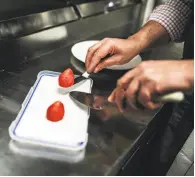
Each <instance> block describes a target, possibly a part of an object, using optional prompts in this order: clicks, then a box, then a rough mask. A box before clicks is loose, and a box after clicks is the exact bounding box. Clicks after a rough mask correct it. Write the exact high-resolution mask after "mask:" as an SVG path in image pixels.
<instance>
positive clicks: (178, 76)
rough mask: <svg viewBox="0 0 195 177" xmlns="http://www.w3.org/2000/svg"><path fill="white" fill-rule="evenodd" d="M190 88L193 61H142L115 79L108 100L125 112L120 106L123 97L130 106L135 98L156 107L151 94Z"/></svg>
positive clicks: (192, 80) (191, 88)
mask: <svg viewBox="0 0 195 177" xmlns="http://www.w3.org/2000/svg"><path fill="white" fill-rule="evenodd" d="M193 88H194V61H193V60H183V61H174V60H163V61H145V62H142V63H141V64H139V65H138V66H137V67H136V68H134V69H133V70H130V71H129V72H127V73H126V74H125V75H124V76H123V77H122V78H120V79H119V80H118V83H117V88H116V89H115V90H114V91H113V92H112V94H111V95H110V97H109V101H111V102H115V103H116V104H117V105H118V108H119V110H120V111H124V110H123V108H122V106H121V104H122V100H123V99H124V97H126V98H127V100H128V105H129V106H130V107H133V108H136V105H135V102H136V101H138V102H139V103H141V104H142V105H143V106H144V107H146V108H149V109H156V108H158V107H159V106H161V105H160V104H156V103H154V102H153V101H152V97H153V96H154V95H161V94H165V93H168V92H173V91H183V92H189V91H192V90H193ZM121 90H122V91H121Z"/></svg>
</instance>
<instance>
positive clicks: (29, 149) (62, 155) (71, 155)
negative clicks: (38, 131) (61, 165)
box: [9, 140, 85, 163]
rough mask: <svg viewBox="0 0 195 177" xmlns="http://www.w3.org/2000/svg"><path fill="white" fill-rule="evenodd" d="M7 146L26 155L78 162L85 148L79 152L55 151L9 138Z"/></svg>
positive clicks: (83, 155) (14, 151) (82, 157)
mask: <svg viewBox="0 0 195 177" xmlns="http://www.w3.org/2000/svg"><path fill="white" fill-rule="evenodd" d="M9 148H10V150H11V151H12V152H13V153H16V154H20V155H23V156H27V157H34V158H45V159H51V160H55V161H63V162H68V163H78V162H80V161H82V160H83V159H84V157H85V150H82V151H79V152H72V151H57V150H55V149H49V148H41V147H40V146H38V147H36V146H29V145H28V146H27V145H26V146H25V145H22V144H19V143H16V142H14V141H13V140H11V141H10V142H9Z"/></svg>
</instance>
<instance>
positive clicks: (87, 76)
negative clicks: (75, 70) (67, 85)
mask: <svg viewBox="0 0 195 177" xmlns="http://www.w3.org/2000/svg"><path fill="white" fill-rule="evenodd" d="M88 78H89V74H88V73H87V71H85V72H84V73H83V74H82V75H80V76H78V77H76V78H75V80H74V85H75V84H78V83H79V82H81V81H83V80H85V79H88Z"/></svg>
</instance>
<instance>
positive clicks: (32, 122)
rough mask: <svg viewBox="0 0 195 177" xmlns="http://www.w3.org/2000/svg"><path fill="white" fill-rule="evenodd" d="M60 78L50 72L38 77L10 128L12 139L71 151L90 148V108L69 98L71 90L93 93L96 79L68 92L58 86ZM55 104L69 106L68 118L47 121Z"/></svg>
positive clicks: (66, 111)
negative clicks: (49, 110) (47, 113)
mask: <svg viewBox="0 0 195 177" xmlns="http://www.w3.org/2000/svg"><path fill="white" fill-rule="evenodd" d="M58 75H59V73H54V72H48V71H46V72H41V73H40V74H39V75H38V78H37V81H36V83H35V85H34V87H33V88H32V89H31V91H30V93H29V94H28V96H27V98H26V100H25V101H24V104H23V106H22V109H21V111H20V113H19V114H18V116H17V118H16V120H15V121H14V122H13V123H12V125H11V126H10V131H9V132H10V136H11V138H12V139H14V140H16V141H20V142H23V143H31V144H36V145H42V146H49V147H54V148H60V149H69V150H81V149H83V148H84V147H85V146H86V144H87V137H88V134H87V127H88V118H89V108H87V107H80V106H79V105H78V104H76V103H75V102H74V101H73V100H72V99H71V98H70V97H69V91H71V90H77V91H83V92H87V93H90V92H91V87H92V80H90V79H88V80H86V81H84V82H82V84H78V85H76V86H74V87H71V88H69V89H66V88H60V86H59V85H58ZM55 101H61V102H62V103H63V104H64V107H65V115H64V118H63V119H62V120H61V121H59V122H51V121H49V120H47V118H46V111H47V108H48V107H49V106H50V105H51V104H52V103H54V102H55Z"/></svg>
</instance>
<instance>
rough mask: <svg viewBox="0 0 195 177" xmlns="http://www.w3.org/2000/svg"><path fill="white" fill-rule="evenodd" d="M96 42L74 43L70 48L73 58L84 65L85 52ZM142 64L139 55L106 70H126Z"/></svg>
mask: <svg viewBox="0 0 195 177" xmlns="http://www.w3.org/2000/svg"><path fill="white" fill-rule="evenodd" d="M97 42H98V41H82V42H79V43H76V44H75V45H73V46H72V48H71V52H72V54H73V56H74V57H75V58H76V59H78V60H80V61H82V62H83V63H85V59H86V56H87V51H88V49H89V48H90V47H92V46H93V45H95V44H96V43H97ZM141 62H142V58H141V56H140V55H137V56H135V57H134V58H133V59H132V60H131V61H129V62H128V63H126V64H123V65H113V66H110V67H107V68H106V69H110V70H128V69H132V68H134V67H135V66H136V65H138V64H139V63H141Z"/></svg>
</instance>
